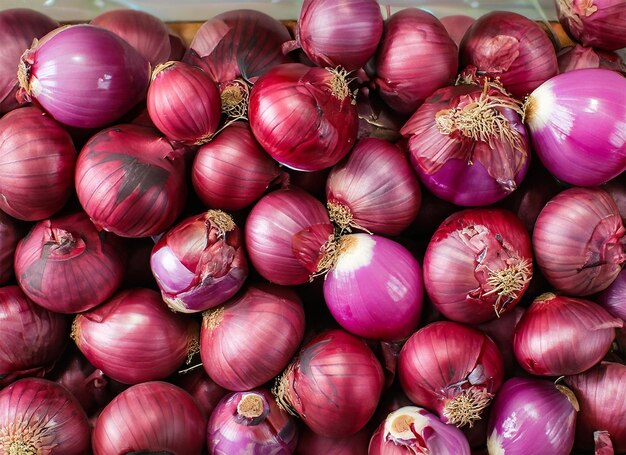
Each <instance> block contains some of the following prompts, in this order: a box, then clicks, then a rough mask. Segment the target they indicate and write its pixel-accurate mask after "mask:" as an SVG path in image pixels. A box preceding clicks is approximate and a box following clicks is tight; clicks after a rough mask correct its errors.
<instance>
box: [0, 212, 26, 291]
mask: <svg viewBox="0 0 626 455" xmlns="http://www.w3.org/2000/svg"><path fill="white" fill-rule="evenodd" d="M22 231H23V228H22V226H21V225H20V224H19V223H18V222H17V220H15V219H13V218H11V217H10V216H9V215H7V214H6V213H4V212H2V211H0V245H2V248H1V249H0V285H2V284H5V283H6V282H7V281H9V280H10V279H11V278H12V277H13V257H14V255H15V248H17V244H18V242H19V241H20V239H21V238H22V235H23V234H24V233H23V232H22Z"/></svg>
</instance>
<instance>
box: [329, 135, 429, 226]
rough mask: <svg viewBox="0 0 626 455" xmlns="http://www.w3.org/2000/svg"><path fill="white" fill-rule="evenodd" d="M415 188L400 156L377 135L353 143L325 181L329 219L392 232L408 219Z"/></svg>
mask: <svg viewBox="0 0 626 455" xmlns="http://www.w3.org/2000/svg"><path fill="white" fill-rule="evenodd" d="M421 198H422V195H421V190H420V186H419V183H418V180H417V177H416V176H415V173H414V172H413V169H412V168H411V165H410V164H409V161H408V160H407V158H406V156H405V155H404V154H403V153H402V152H401V151H400V150H399V149H398V148H397V147H395V146H394V145H392V144H391V143H389V142H387V141H384V140H382V139H375V138H368V139H362V140H360V141H359V142H357V144H356V146H355V147H354V149H353V150H352V152H351V153H350V155H349V156H348V157H347V159H346V160H344V161H343V162H341V163H339V164H337V165H335V166H334V167H333V168H332V170H331V172H330V174H329V175H328V180H327V181H326V200H327V201H328V202H327V207H328V211H329V213H330V218H331V220H332V221H333V222H334V223H335V224H337V225H338V226H339V227H340V228H342V229H349V228H350V227H355V228H357V229H364V230H367V231H371V232H373V233H374V234H380V235H398V234H400V233H401V232H402V231H404V230H405V229H406V228H407V226H409V224H411V223H412V222H413V220H414V219H415V217H416V216H417V213H418V211H419V207H420V203H421Z"/></svg>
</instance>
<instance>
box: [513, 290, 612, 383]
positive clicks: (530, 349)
mask: <svg viewBox="0 0 626 455" xmlns="http://www.w3.org/2000/svg"><path fill="white" fill-rule="evenodd" d="M623 325H624V321H622V320H621V319H618V318H616V317H614V316H611V315H610V314H609V312H608V311H606V310H605V309H604V308H602V307H600V306H599V305H597V304H595V303H593V302H591V301H589V300H583V299H578V298H572V297H564V296H556V295H554V294H551V293H546V294H542V295H540V296H539V297H537V298H536V299H535V300H534V302H533V303H532V305H531V306H530V308H528V310H527V311H526V313H525V314H524V316H523V317H522V319H521V320H520V321H519V322H518V324H517V326H516V327H515V339H514V341H513V344H514V349H515V357H516V358H517V361H518V362H519V364H520V365H521V366H522V368H524V369H525V370H526V371H528V372H529V373H532V374H534V375H541V376H561V375H568V374H577V373H582V372H583V371H585V370H588V369H589V368H591V367H592V366H594V365H595V364H596V363H598V362H599V361H600V360H601V359H602V357H604V355H605V354H606V353H607V352H608V350H609V348H610V347H611V343H612V342H613V339H614V338H615V329H616V328H619V327H623ZM547 327H549V330H548V329H546V328H547Z"/></svg>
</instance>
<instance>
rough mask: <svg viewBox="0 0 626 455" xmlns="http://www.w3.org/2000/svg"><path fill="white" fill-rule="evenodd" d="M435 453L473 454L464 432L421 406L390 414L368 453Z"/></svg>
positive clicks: (378, 454) (398, 454)
mask: <svg viewBox="0 0 626 455" xmlns="http://www.w3.org/2000/svg"><path fill="white" fill-rule="evenodd" d="M416 453H433V454H437V455H470V453H471V451H470V446H469V443H468V442H467V439H466V438H465V436H464V435H463V432H461V430H459V429H458V428H456V427H454V426H453V425H447V424H445V423H442V422H441V421H440V420H439V419H438V418H437V416H435V415H433V414H431V413H430V412H428V411H427V410H425V409H422V408H419V407H417V406H406V407H403V408H400V409H397V410H396V411H394V412H392V413H390V414H389V415H388V416H387V418H386V419H385V420H384V421H383V422H382V423H381V424H380V425H379V426H378V428H377V429H376V431H375V432H374V434H373V435H372V439H371V441H370V445H369V451H368V455H402V454H407V455H408V454H416Z"/></svg>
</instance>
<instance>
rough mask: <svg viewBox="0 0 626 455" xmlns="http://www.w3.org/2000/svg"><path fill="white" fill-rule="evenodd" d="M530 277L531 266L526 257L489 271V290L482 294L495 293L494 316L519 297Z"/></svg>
mask: <svg viewBox="0 0 626 455" xmlns="http://www.w3.org/2000/svg"><path fill="white" fill-rule="evenodd" d="M531 278H532V266H531V261H530V260H528V259H518V260H517V261H515V262H514V263H513V264H511V265H509V266H508V267H504V268H501V269H498V270H491V271H489V276H488V277H487V285H488V286H490V287H491V290H490V291H487V292H485V293H484V294H483V295H485V296H488V295H491V294H495V295H496V296H497V298H496V301H495V303H494V304H493V308H494V310H495V312H496V316H498V317H500V313H501V312H502V310H504V309H505V308H506V306H507V305H508V304H509V303H510V302H513V301H514V300H516V299H517V298H518V297H519V295H520V293H521V292H522V291H523V290H524V289H525V287H526V285H527V284H528V283H529V282H530V279H531Z"/></svg>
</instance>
